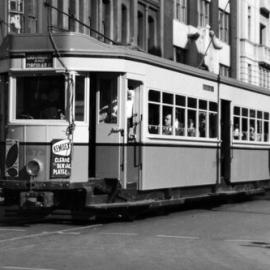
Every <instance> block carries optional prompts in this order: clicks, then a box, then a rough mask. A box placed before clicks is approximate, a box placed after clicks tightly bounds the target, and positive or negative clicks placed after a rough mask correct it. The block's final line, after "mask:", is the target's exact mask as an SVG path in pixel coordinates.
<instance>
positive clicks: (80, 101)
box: [74, 74, 88, 122]
mask: <svg viewBox="0 0 270 270" xmlns="http://www.w3.org/2000/svg"><path fill="white" fill-rule="evenodd" d="M87 79H88V77H87V76H85V75H81V74H80V75H76V76H75V104H74V116H75V121H76V122H85V121H86V118H87V117H86V115H87V112H86V109H87V105H86V98H87V91H86V88H87ZM79 80H82V81H81V83H82V85H80V82H79ZM80 86H81V87H80ZM78 87H80V88H78Z"/></svg>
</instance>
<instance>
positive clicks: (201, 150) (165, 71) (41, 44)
mask: <svg viewBox="0 0 270 270" xmlns="http://www.w3.org/2000/svg"><path fill="white" fill-rule="evenodd" d="M0 53H1V57H0V73H1V80H0V102H1V106H0V113H1V114H0V127H1V128H0V140H1V144H0V155H1V164H0V170H1V172H0V173H1V174H0V179H1V181H0V186H1V189H2V196H3V198H4V200H5V205H14V204H15V205H17V206H19V207H20V208H21V209H27V208H33V207H34V208H43V209H48V210H54V209H74V210H90V211H94V210H95V209H107V208H111V207H115V208H118V209H121V208H122V207H123V208H126V207H132V206H134V207H140V206H145V207H149V206H150V207H151V206H153V205H162V204H164V205H166V204H174V203H180V202H182V201H183V200H185V198H190V197H196V196H205V195H213V196H215V195H216V194H220V193H221V192H224V191H231V192H232V191H235V192H251V193H252V192H257V191H259V190H261V188H267V187H268V186H269V179H270V155H269V153H270V152H269V146H270V144H269V143H270V141H269V140H270V139H269V120H270V118H269V113H270V109H269V108H270V106H269V105H270V93H269V92H267V91H266V90H263V89H260V88H258V87H255V86H250V85H247V84H244V83H240V82H237V81H235V80H232V79H228V78H223V77H220V76H216V75H214V74H211V73H209V72H206V71H203V70H199V69H195V68H192V67H189V66H184V65H181V64H178V63H174V62H172V61H169V60H166V59H162V58H159V57H155V56H152V55H148V54H145V53H143V52H139V51H136V50H132V49H130V48H127V47H121V46H114V45H108V44H104V43H101V42H99V41H97V40H95V39H93V38H91V37H89V36H86V35H82V34H75V33H58V34H53V35H49V34H48V35H38V34H37V35H26V34H25V35H23V34H21V35H10V36H8V37H7V38H6V40H5V42H4V43H3V45H2V47H1V52H0Z"/></svg>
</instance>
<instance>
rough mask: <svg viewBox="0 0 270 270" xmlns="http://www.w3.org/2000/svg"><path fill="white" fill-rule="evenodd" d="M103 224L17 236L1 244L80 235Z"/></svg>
mask: <svg viewBox="0 0 270 270" xmlns="http://www.w3.org/2000/svg"><path fill="white" fill-rule="evenodd" d="M101 226H102V224H94V225H89V226H82V227H72V228H68V229H63V230H56V231H49V232H47V231H43V232H40V233H34V234H26V235H22V236H16V237H11V238H6V239H1V240H0V244H3V243H8V242H14V241H19V240H25V239H34V238H38V237H45V236H50V235H57V234H60V235H61V234H62V235H67V234H70V235H78V234H77V233H78V232H77V231H80V230H86V229H94V228H98V227H101Z"/></svg>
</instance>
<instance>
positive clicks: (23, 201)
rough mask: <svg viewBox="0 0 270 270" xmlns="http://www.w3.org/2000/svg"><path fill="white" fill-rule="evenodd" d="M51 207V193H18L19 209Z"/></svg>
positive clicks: (52, 204) (52, 197) (52, 202)
mask: <svg viewBox="0 0 270 270" xmlns="http://www.w3.org/2000/svg"><path fill="white" fill-rule="evenodd" d="M53 206H54V194H53V192H48V191H46V192H40V191H28V192H21V193H20V207H21V208H51V207H53Z"/></svg>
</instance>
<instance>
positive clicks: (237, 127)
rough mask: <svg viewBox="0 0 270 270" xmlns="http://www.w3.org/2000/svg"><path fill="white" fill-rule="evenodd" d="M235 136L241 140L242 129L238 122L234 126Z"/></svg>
mask: <svg viewBox="0 0 270 270" xmlns="http://www.w3.org/2000/svg"><path fill="white" fill-rule="evenodd" d="M233 138H234V139H235V140H239V139H240V129H239V125H238V124H235V126H234V130H233Z"/></svg>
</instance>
